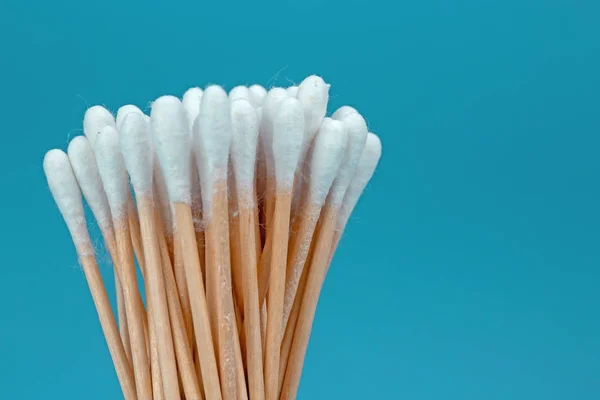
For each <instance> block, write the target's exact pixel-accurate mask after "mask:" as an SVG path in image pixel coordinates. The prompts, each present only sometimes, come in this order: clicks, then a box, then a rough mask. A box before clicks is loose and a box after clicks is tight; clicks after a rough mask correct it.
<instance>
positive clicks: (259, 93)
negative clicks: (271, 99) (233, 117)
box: [248, 85, 267, 108]
mask: <svg viewBox="0 0 600 400" xmlns="http://www.w3.org/2000/svg"><path fill="white" fill-rule="evenodd" d="M248 92H249V93H250V103H252V105H253V106H254V108H258V107H260V106H262V104H263V102H264V101H265V98H266V97H267V89H265V88H264V87H262V86H260V85H252V86H250V87H249V88H248Z"/></svg>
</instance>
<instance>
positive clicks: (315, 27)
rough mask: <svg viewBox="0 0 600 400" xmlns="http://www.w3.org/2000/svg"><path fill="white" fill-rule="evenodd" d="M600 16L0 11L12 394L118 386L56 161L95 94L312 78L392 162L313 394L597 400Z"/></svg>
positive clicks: (206, 6) (305, 385)
mask: <svg viewBox="0 0 600 400" xmlns="http://www.w3.org/2000/svg"><path fill="white" fill-rule="evenodd" d="M599 16H600V3H599V2H597V1H591V0H590V1H585V0H581V1H572V0H562V1H558V0H545V1H534V0H521V1H517V0H504V1H499V0H498V1H491V0H453V1H442V0H425V1H412V2H404V1H403V2H393V1H377V0H369V1H367V0H345V1H328V2H324V1H316V0H304V1H286V0H278V1H262V2H241V1H238V2H236V1H229V2H219V1H213V2H202V1H199V0H196V1H173V2H167V1H143V2H142V1H139V2H132V1H117V0H105V1H100V2H93V1H73V0H68V1H66V0H63V1H53V2H50V1H16V0H12V1H4V2H2V4H1V5H0V71H1V72H0V95H1V100H0V118H1V120H0V130H1V131H2V135H3V137H4V139H3V140H4V142H3V146H2V157H1V158H0V166H1V168H0V181H1V182H2V185H3V189H1V192H2V196H1V199H0V210H1V211H0V212H1V218H2V229H1V231H0V232H1V233H0V248H1V249H2V256H3V257H2V262H1V264H2V266H1V267H0V311H1V313H0V315H1V316H2V319H1V322H0V398H2V399H83V398H85V399H117V398H120V391H119V387H118V384H117V380H116V377H115V374H114V372H113V368H112V365H111V361H110V357H109V355H108V351H107V349H106V346H105V344H104V340H103V336H102V333H101V330H100V326H99V324H98V322H97V318H96V315H95V312H94V308H93V304H92V301H91V298H90V295H89V293H88V289H87V286H86V283H85V280H84V277H83V274H82V272H81V271H80V270H79V268H78V266H77V259H76V255H75V252H74V250H73V248H72V245H71V242H70V239H69V236H68V234H67V231H66V229H65V227H64V224H63V222H62V219H61V217H60V215H59V213H58V211H57V209H56V208H55V205H54V203H53V200H52V198H51V197H50V195H49V191H48V189H47V187H46V182H45V179H44V176H43V173H42V168H41V162H42V158H43V155H44V153H45V151H46V150H48V149H50V148H53V147H60V148H63V149H66V145H67V140H68V138H69V137H72V136H74V135H77V134H80V133H81V120H82V117H83V113H84V111H85V109H86V107H87V106H91V105H93V104H98V103H100V104H105V105H106V106H107V107H109V108H110V109H112V110H113V111H114V110H116V109H117V108H118V107H119V106H120V105H123V104H126V103H134V104H137V105H140V106H142V107H146V106H147V105H148V102H149V101H150V100H152V99H154V98H156V97H158V96H159V95H162V94H166V93H169V94H176V95H182V94H183V92H184V91H185V89H186V88H188V87H190V86H194V85H200V86H204V85H206V84H207V83H219V84H223V85H225V86H226V88H228V89H230V88H232V87H233V86H234V85H237V84H251V83H260V84H263V85H267V86H272V85H285V86H288V85H290V84H291V82H299V81H301V80H302V78H303V77H305V76H307V75H309V74H311V73H317V74H320V75H322V76H324V78H325V79H326V80H327V81H328V82H329V83H331V84H332V88H331V96H332V98H331V104H330V112H332V111H333V110H334V109H335V108H336V107H338V106H340V105H343V104H350V105H353V106H355V107H357V108H358V109H359V110H360V111H361V112H362V113H363V114H364V115H365V116H366V118H367V119H368V121H369V125H370V128H371V130H372V131H373V132H376V133H377V134H379V135H380V137H381V139H382V141H383V146H384V155H383V158H382V161H381V163H380V166H379V169H378V171H377V174H376V176H375V177H374V179H373V180H372V182H371V184H370V187H369V188H368V190H367V192H366V194H365V195H364V198H363V199H362V200H361V202H360V203H359V206H358V209H357V210H356V212H355V214H354V216H353V218H352V220H351V223H350V226H349V228H348V231H347V234H346V236H345V238H344V241H343V243H342V246H341V248H340V250H339V252H338V254H337V256H336V258H335V261H334V265H333V267H332V269H331V271H330V274H329V277H328V280H327V283H326V287H325V290H324V292H323V295H322V299H321V301H320V304H319V309H318V316H317V319H316V323H315V326H314V330H313V336H312V339H311V346H310V349H309V352H308V355H307V360H306V364H305V373H304V377H303V381H302V384H301V389H300V394H299V398H300V399H362V398H365V399H371V398H377V399H411V400H425V399H436V400H437V399H461V400H470V399H477V400H479V399H528V400H529V399H546V400H550V399H580V400H584V399H598V398H600V292H599V291H598V287H599V286H600V254H599V249H600V247H599V246H598V245H599V243H600V212H599V209H600V186H599V185H600V182H599V181H600V161H599V158H598V152H599V151H600V140H599V135H600V112H599V111H600V100H599V92H600V24H599V23H598V17H599ZM94 232H96V233H97V231H96V230H95V231H94ZM96 237H97V235H96ZM103 260H104V263H103V266H102V268H103V272H104V273H105V275H106V276H107V279H108V277H109V276H110V274H109V271H110V267H109V266H108V264H107V263H106V262H105V261H106V257H105V256H104V259H103ZM107 282H108V285H109V289H110V291H111V295H114V293H113V290H114V288H113V286H112V280H111V279H108V280H107Z"/></svg>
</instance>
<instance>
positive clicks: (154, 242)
mask: <svg viewBox="0 0 600 400" xmlns="http://www.w3.org/2000/svg"><path fill="white" fill-rule="evenodd" d="M120 143H121V152H122V154H123V159H124V161H125V167H126V169H127V172H129V176H130V181H131V185H132V186H133V190H134V192H135V197H136V200H137V207H138V215H139V218H140V227H141V233H142V243H143V245H144V256H145V264H146V275H145V276H144V278H145V280H146V285H147V287H148V293H146V296H147V298H148V301H149V302H150V303H151V304H152V306H151V307H152V310H153V311H154V315H153V317H154V331H155V334H156V338H157V344H158V354H159V357H160V363H159V366H160V370H161V375H162V382H163V389H164V394H165V396H166V398H168V399H170V398H173V399H176V398H179V397H180V394H179V383H178V378H177V364H176V362H175V349H174V346H173V337H172V334H171V325H170V319H169V308H168V305H167V296H166V289H165V279H164V274H163V271H162V269H163V268H162V257H161V253H160V247H159V242H158V236H157V234H161V232H159V231H158V230H157V229H156V218H155V215H154V200H153V195H152V183H153V182H152V175H153V167H152V164H153V160H152V158H153V157H152V156H153V153H152V148H151V145H150V134H149V127H148V124H147V123H146V120H145V119H144V117H143V116H142V115H140V114H138V113H130V114H129V115H127V116H126V117H125V119H124V121H123V124H122V127H121V132H120Z"/></svg>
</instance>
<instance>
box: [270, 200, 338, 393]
mask: <svg viewBox="0 0 600 400" xmlns="http://www.w3.org/2000/svg"><path fill="white" fill-rule="evenodd" d="M337 212H338V208H335V207H329V206H326V207H325V210H324V214H323V217H322V218H323V224H322V229H321V230H320V232H319V236H318V238H317V243H316V245H315V249H314V255H313V259H312V264H311V266H310V269H309V271H308V276H307V282H306V288H305V291H304V295H303V299H302V304H301V306H300V312H299V315H298V322H297V324H296V329H295V333H294V338H293V341H292V347H291V349H290V355H289V360H288V365H287V368H286V371H285V377H284V380H283V385H282V389H281V396H280V399H281V400H292V399H295V398H296V394H297V392H298V386H299V384H300V377H301V375H302V367H303V365H304V357H305V355H306V349H307V347H308V340H309V338H310V331H311V328H312V323H313V320H314V314H315V311H316V307H317V302H318V300H319V295H320V292H321V286H322V283H323V280H324V277H325V270H326V268H327V263H328V262H329V255H330V251H331V241H332V240H333V234H334V230H335V224H336V220H337Z"/></svg>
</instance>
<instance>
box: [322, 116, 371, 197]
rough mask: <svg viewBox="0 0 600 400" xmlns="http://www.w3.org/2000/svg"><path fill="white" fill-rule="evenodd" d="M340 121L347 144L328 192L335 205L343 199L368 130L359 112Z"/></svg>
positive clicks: (363, 146)
mask: <svg viewBox="0 0 600 400" xmlns="http://www.w3.org/2000/svg"><path fill="white" fill-rule="evenodd" d="M341 122H342V123H343V124H344V126H345V127H346V129H347V131H348V146H347V147H346V153H345V154H344V159H343V160H342V165H341V166H340V170H339V172H338V176H337V177H336V178H335V181H334V182H333V186H332V187H331V192H330V193H329V198H328V201H329V202H330V203H331V204H336V205H339V204H341V203H342V201H343V200H344V194H345V192H346V189H347V188H348V185H349V184H350V180H351V179H352V176H354V170H355V169H356V164H358V160H359V159H360V156H361V154H362V153H363V150H364V148H365V142H366V141H367V132H368V129H367V124H366V122H365V120H364V118H363V117H362V116H361V115H360V114H359V113H352V114H348V115H346V116H345V117H344V118H343V119H342V120H341Z"/></svg>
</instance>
